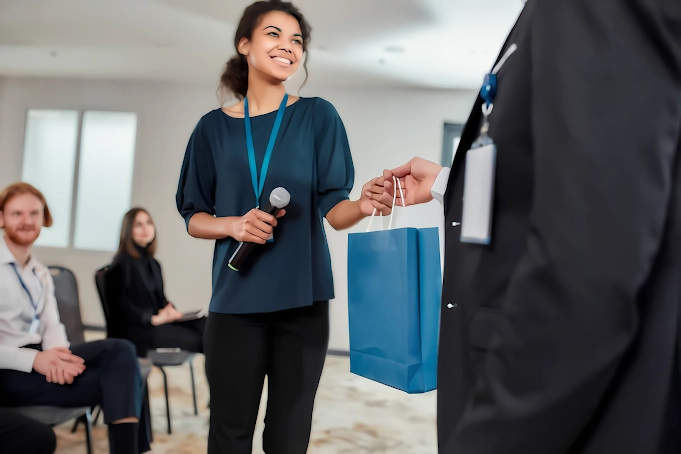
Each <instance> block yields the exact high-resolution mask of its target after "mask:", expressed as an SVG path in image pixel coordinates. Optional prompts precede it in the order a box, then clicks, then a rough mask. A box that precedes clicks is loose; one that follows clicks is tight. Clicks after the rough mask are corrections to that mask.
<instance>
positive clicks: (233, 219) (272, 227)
mask: <svg viewBox="0 0 681 454" xmlns="http://www.w3.org/2000/svg"><path fill="white" fill-rule="evenodd" d="M309 42H310V26H309V24H308V23H307V21H306V20H305V18H304V17H303V15H302V14H301V13H300V11H299V10H298V9H297V8H296V7H294V6H293V5H292V4H291V3H288V2H281V1H270V2H257V3H254V4H252V5H251V6H249V7H248V8H246V11H245V12H244V15H243V18H242V19H241V22H240V23H239V26H238V28H237V33H236V36H235V38H234V47H235V49H236V51H237V56H236V57H234V58H232V59H231V60H230V61H229V63H228V64H227V68H226V70H225V73H224V74H223V76H222V79H221V80H222V85H223V87H224V89H225V90H227V91H229V92H231V93H232V94H234V95H235V96H236V97H237V98H238V99H239V102H238V103H236V104H235V105H232V106H230V107H227V108H224V109H216V110H214V111H212V112H209V113H208V114H206V115H205V116H204V117H203V118H201V120H200V121H199V123H198V125H197V126H196V128H195V130H194V132H193V134H192V136H191V139H190V140H189V145H188V146H187V152H186V154H185V159H184V163H183V166H182V171H181V176H180V182H179V185H178V191H177V208H178V210H179V211H180V213H181V214H182V216H183V217H184V218H185V221H186V224H187V230H188V232H189V234H190V235H192V236H194V237H197V238H204V239H211V240H217V241H216V246H215V256H214V260H213V295H212V298H211V303H210V314H209V317H208V322H207V325H206V334H205V344H204V348H205V354H206V373H207V376H208V382H209V383H210V384H211V419H210V434H209V439H208V452H209V453H225V452H229V453H232V454H247V453H250V452H251V449H252V444H253V443H252V442H253V430H254V428H255V422H256V417H257V415H258V407H259V403H260V397H261V394H262V386H263V381H264V378H265V376H267V379H268V404H267V418H266V420H267V429H266V430H265V432H264V435H263V446H264V449H265V451H266V452H268V453H269V452H284V451H282V448H286V449H285V452H287V453H292V454H304V453H305V452H306V451H307V446H308V441H309V438H310V427H311V424H312V408H313V405H314V400H315V395H316V392H317V385H318V383H319V378H320V375H321V372H322V367H323V366H324V360H325V357H326V350H327V344H328V338H329V300H331V299H333V298H334V288H333V278H332V273H331V257H330V253H329V246H328V244H327V242H326V235H325V232H324V221H323V220H324V218H326V220H327V221H328V222H329V224H330V225H331V226H332V227H333V228H334V229H337V230H342V229H347V228H349V227H351V226H353V225H354V224H356V223H358V222H359V221H360V220H362V219H363V218H365V217H367V216H369V215H371V214H372V212H373V211H374V209H376V210H379V211H382V212H383V214H388V213H389V212H390V205H391V204H392V199H390V198H389V197H388V200H387V201H384V200H381V201H376V200H373V199H372V198H371V197H370V196H369V195H368V194H367V190H368V189H369V187H370V186H371V183H372V182H373V181H374V180H372V181H371V182H369V183H367V184H366V185H365V187H364V188H363V190H362V194H361V196H360V198H359V200H354V201H350V200H349V195H350V191H351V190H352V186H353V184H354V167H353V162H352V155H351V153H350V146H349V144H348V137H347V135H346V133H345V127H344V126H343V122H342V120H341V119H340V116H339V115H338V113H337V112H336V109H335V108H334V107H333V106H332V105H331V104H330V103H329V102H327V101H325V100H323V99H320V98H302V97H301V98H299V97H295V96H289V95H288V94H287V93H286V88H285V87H284V84H283V83H284V82H285V81H286V80H288V79H289V78H290V77H291V76H292V75H293V74H294V73H295V72H296V71H297V70H298V67H299V65H300V63H301V61H303V60H304V55H305V52H306V50H307V46H308V44H309ZM275 188H285V189H286V190H287V191H288V192H289V194H290V202H289V204H288V206H287V207H286V213H285V212H284V211H283V210H282V211H280V212H279V213H278V214H277V215H276V217H275V216H273V214H274V213H272V212H268V210H267V209H265V211H261V210H260V209H258V207H260V206H263V205H262V204H263V203H266V202H267V197H269V195H270V193H272V191H273V190H274V189H275ZM284 215H285V216H284ZM243 243H255V244H256V246H255V247H253V248H252V249H251V251H252V252H251V254H250V256H249V258H248V262H247V263H246V266H245V267H242V266H239V267H238V268H239V270H238V271H237V270H236V267H234V266H233V264H232V263H230V262H231V259H230V257H232V256H234V254H235V251H236V250H237V249H238V248H239V247H240V245H242V244H243ZM292 261H293V262H294V263H293V264H292V263H291V262H292ZM292 265H293V266H292Z"/></svg>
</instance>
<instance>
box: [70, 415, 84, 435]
mask: <svg viewBox="0 0 681 454" xmlns="http://www.w3.org/2000/svg"><path fill="white" fill-rule="evenodd" d="M81 421H83V417H82V416H79V417H77V418H76V420H75V421H74V422H73V427H72V428H71V433H72V434H75V433H76V431H77V430H78V424H80V423H81Z"/></svg>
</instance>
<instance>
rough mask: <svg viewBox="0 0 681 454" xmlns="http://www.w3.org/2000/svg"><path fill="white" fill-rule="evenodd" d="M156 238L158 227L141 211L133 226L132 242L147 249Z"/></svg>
mask: <svg viewBox="0 0 681 454" xmlns="http://www.w3.org/2000/svg"><path fill="white" fill-rule="evenodd" d="M154 237H156V227H154V223H153V221H152V220H151V216H149V215H148V214H147V213H145V212H144V211H140V212H139V213H137V216H135V222H134V223H133V224H132V240H133V241H134V242H135V243H136V244H137V245H138V246H141V247H147V246H148V245H149V243H151V242H152V241H153V240H154Z"/></svg>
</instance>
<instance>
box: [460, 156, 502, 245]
mask: <svg viewBox="0 0 681 454" xmlns="http://www.w3.org/2000/svg"><path fill="white" fill-rule="evenodd" d="M496 158H497V148H496V145H494V143H489V144H487V145H484V146H481V147H479V148H472V149H470V150H468V152H467V153H466V173H465V177H464V189H463V215H462V218H461V242H462V243H475V244H490V243H491V240H492V238H491V230H492V204H493V200H494V177H495V168H496Z"/></svg>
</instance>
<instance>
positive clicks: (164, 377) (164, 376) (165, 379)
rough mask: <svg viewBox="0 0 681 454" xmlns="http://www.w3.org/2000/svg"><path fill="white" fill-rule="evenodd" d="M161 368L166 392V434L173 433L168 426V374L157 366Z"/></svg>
mask: <svg viewBox="0 0 681 454" xmlns="http://www.w3.org/2000/svg"><path fill="white" fill-rule="evenodd" d="M159 369H161V373H162V374H163V390H164V391H165V393H166V416H167V417H168V435H170V434H171V433H173V431H172V428H171V426H170V398H169V397H168V376H167V375H166V371H165V370H163V368H162V367H159Z"/></svg>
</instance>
